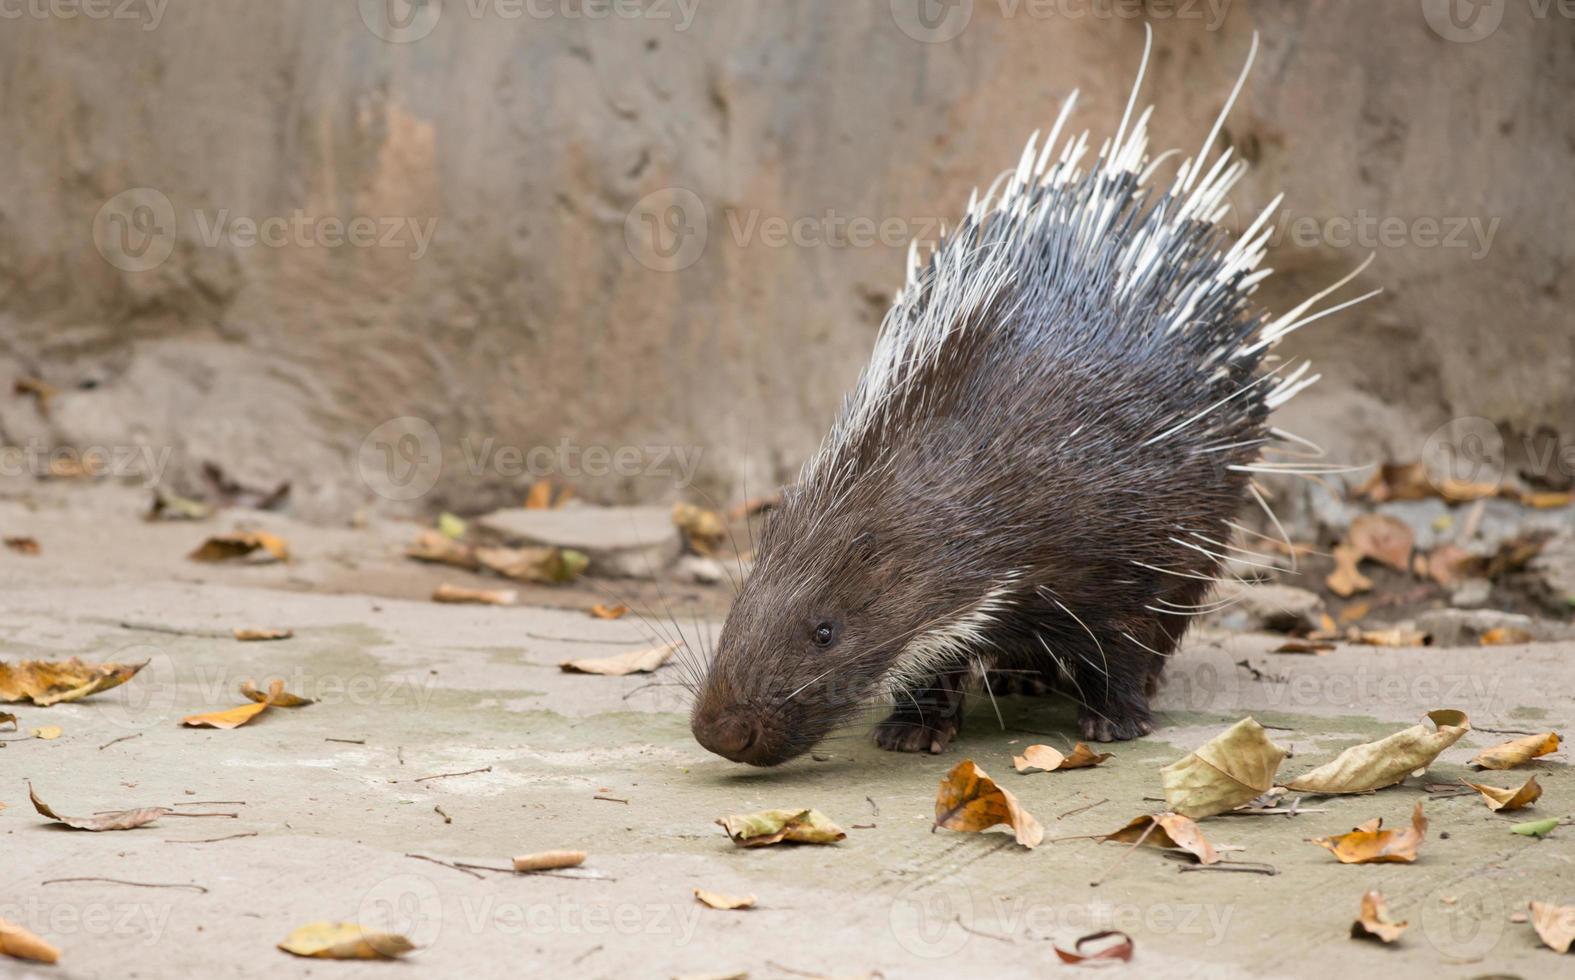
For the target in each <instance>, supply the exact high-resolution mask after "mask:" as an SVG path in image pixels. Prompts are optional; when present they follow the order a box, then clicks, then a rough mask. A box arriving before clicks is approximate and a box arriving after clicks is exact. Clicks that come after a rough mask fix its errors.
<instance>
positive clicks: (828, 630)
mask: <svg viewBox="0 0 1575 980" xmlns="http://www.w3.org/2000/svg"><path fill="white" fill-rule="evenodd" d="M813 636H814V638H815V645H816V646H817V647H822V648H824V647H829V646H831V645H832V644H833V643H835V642H837V624H836V623H821V624H819V625H818V626H816V627H815V632H814V634H813Z"/></svg>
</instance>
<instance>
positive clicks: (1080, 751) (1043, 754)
mask: <svg viewBox="0 0 1575 980" xmlns="http://www.w3.org/2000/svg"><path fill="white" fill-rule="evenodd" d="M1113 758H1115V756H1114V755H1113V754H1112V753H1109V752H1095V751H1094V750H1093V749H1091V748H1089V747H1088V743H1087V742H1078V743H1077V744H1076V745H1074V746H1072V754H1071V755H1062V754H1061V753H1060V752H1058V751H1056V750H1055V749H1053V748H1051V747H1050V746H1048V745H1030V746H1028V748H1026V749H1024V750H1023V754H1022V755H1014V756H1012V765H1013V766H1015V767H1016V768H1017V771H1018V772H1030V771H1032V772H1056V771H1065V770H1067V769H1083V768H1086V767H1088V766H1097V765H1099V764H1100V763H1101V762H1104V761H1105V760H1106V759H1113Z"/></svg>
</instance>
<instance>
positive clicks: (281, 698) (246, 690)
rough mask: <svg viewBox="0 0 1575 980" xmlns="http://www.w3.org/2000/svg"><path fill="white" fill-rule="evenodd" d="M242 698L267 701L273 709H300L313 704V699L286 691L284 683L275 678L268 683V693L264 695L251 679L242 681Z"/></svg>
mask: <svg viewBox="0 0 1575 980" xmlns="http://www.w3.org/2000/svg"><path fill="white" fill-rule="evenodd" d="M241 696H242V697H245V698H249V699H251V700H253V701H266V702H268V706H269V707H272V708H299V707H302V706H304V705H308V704H311V703H312V699H311V698H303V697H301V696H300V695H298V694H291V693H290V692H288V691H286V690H285V689H284V681H282V680H280V679H279V678H274V679H273V680H271V681H269V682H268V693H267V694H264V693H263V692H262V691H259V690H258V689H257V685H256V684H253V683H252V679H251V678H250V677H248V678H246V680H244V681H241Z"/></svg>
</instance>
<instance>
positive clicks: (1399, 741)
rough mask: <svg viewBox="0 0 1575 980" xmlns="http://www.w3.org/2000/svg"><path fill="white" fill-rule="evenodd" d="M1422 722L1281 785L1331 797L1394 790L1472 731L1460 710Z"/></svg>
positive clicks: (1432, 715) (1440, 713)
mask: <svg viewBox="0 0 1575 980" xmlns="http://www.w3.org/2000/svg"><path fill="white" fill-rule="evenodd" d="M1427 718H1428V721H1427V722H1423V723H1421V724H1418V725H1412V726H1411V727H1410V728H1407V729H1405V730H1404V731H1399V732H1396V733H1395V734H1393V735H1391V736H1389V737H1388V738H1385V739H1380V740H1379V741H1377V742H1364V743H1363V744H1361V745H1353V746H1352V747H1351V748H1348V749H1346V750H1345V751H1344V752H1341V753H1340V754H1339V755H1338V756H1336V757H1335V759H1334V760H1333V761H1331V762H1326V763H1324V764H1323V765H1321V766H1319V767H1318V768H1316V769H1314V770H1313V771H1311V772H1308V773H1303V774H1302V775H1300V776H1298V777H1296V778H1295V779H1293V780H1291V781H1290V782H1288V783H1286V784H1285V788H1286V789H1291V790H1297V791H1299V792H1303V793H1330V794H1336V793H1366V792H1368V791H1369V790H1375V789H1382V788H1384V787H1385V786H1393V785H1394V784H1395V783H1398V782H1400V781H1401V780H1403V779H1405V777H1406V776H1408V775H1410V774H1411V773H1413V772H1417V771H1420V770H1423V769H1426V768H1427V767H1428V766H1429V765H1431V764H1432V762H1433V760H1434V759H1436V758H1438V754H1439V753H1440V752H1442V751H1444V750H1445V749H1447V748H1449V747H1450V746H1451V745H1454V744H1455V743H1456V742H1458V741H1459V740H1460V736H1462V735H1464V734H1465V733H1466V732H1468V731H1470V730H1471V722H1470V721H1469V720H1467V718H1466V713H1465V712H1464V711H1455V710H1452V709H1441V710H1439V711H1429V712H1428V713H1427ZM1429 723H1431V725H1430V724H1429Z"/></svg>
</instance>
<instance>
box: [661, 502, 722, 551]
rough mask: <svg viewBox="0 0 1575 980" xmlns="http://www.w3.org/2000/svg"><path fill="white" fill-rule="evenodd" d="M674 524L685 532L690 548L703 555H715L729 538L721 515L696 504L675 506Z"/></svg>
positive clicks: (678, 504)
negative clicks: (725, 539) (724, 539)
mask: <svg viewBox="0 0 1575 980" xmlns="http://www.w3.org/2000/svg"><path fill="white" fill-rule="evenodd" d="M673 523H674V524H675V525H677V527H678V529H679V530H680V531H682V532H684V536H685V537H686V538H688V540H689V546H690V547H691V548H692V549H694V550H695V551H696V552H699V553H700V554H702V555H711V554H715V553H716V549H717V548H719V547H721V544H722V539H723V538H725V537H726V536H727V525H726V524H724V523H722V515H721V514H718V513H717V512H716V511H714V510H706V509H705V508H704V507H696V506H695V505H694V504H685V503H677V504H674V505H673Z"/></svg>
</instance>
